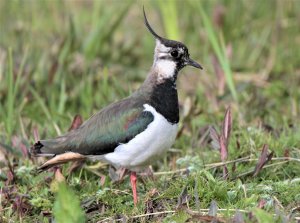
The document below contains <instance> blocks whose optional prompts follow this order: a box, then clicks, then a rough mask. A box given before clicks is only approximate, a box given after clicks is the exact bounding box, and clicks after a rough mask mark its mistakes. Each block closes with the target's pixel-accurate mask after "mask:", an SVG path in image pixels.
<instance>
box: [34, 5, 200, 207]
mask: <svg viewBox="0 0 300 223" xmlns="http://www.w3.org/2000/svg"><path fill="white" fill-rule="evenodd" d="M143 13H144V20H145V25H146V27H147V28H148V30H149V31H150V33H151V34H152V35H153V36H154V37H155V40H156V46H155V51H154V62H153V65H152V67H151V69H150V71H149V73H148V76H147V78H146V80H145V81H144V83H143V84H142V85H141V87H140V88H139V89H138V90H136V91H135V92H134V93H133V94H132V95H130V96H129V97H127V98H124V99H122V100H120V101H118V102H115V103H112V104H110V105H108V106H107V107H105V108H103V109H102V110H100V111H99V112H98V113H96V114H95V115H93V116H92V117H91V118H90V119H88V120H87V121H85V122H84V123H83V124H82V125H81V126H80V127H79V128H77V129H74V130H72V131H70V132H68V133H66V134H64V135H62V136H59V137H57V138H54V139H47V140H40V141H38V142H36V143H35V144H34V145H33V147H32V148H31V153H32V154H33V155H35V156H50V157H53V158H52V159H51V160H49V161H47V162H46V163H45V164H44V165H42V166H41V167H40V168H39V169H40V170H45V169H47V168H49V167H51V166H54V165H57V164H61V163H65V162H67V161H71V160H78V159H85V158H92V159H97V160H101V161H104V162H107V163H109V164H111V165H113V166H115V167H117V168H119V167H123V168H126V169H128V170H130V171H131V174H130V182H131V186H132V193H133V198H134V204H136V203H137V201H138V199H137V193H136V171H138V170H140V169H141V168H143V167H145V166H147V165H149V164H150V163H151V162H153V161H154V160H156V159H157V158H160V157H161V155H162V154H163V153H164V152H165V151H166V150H167V149H169V148H170V147H171V146H172V144H173V143H174V141H175V138H176V134H177V129H178V121H179V108H178V96H177V88H176V80H177V75H178V72H179V71H180V70H181V69H182V68H183V67H185V66H187V65H190V66H193V67H196V68H200V69H202V67H201V65H200V64H198V63H197V62H195V61H193V60H192V59H191V58H190V55H189V52H188V48H187V47H186V46H185V45H184V44H183V43H181V42H178V41H174V40H168V39H166V38H163V37H161V36H159V35H157V34H156V33H155V32H154V30H153V29H152V28H151V26H150V25H149V23H148V20H147V18H146V14H145V10H143Z"/></svg>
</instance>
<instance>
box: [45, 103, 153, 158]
mask: <svg viewBox="0 0 300 223" xmlns="http://www.w3.org/2000/svg"><path fill="white" fill-rule="evenodd" d="M153 120H154V116H153V115H152V113H151V112H149V111H144V107H143V104H142V103H141V102H139V101H137V100H129V99H124V100H122V101H119V102H116V103H114V104H111V105H110V106H108V107H106V108H104V109H102V110H101V111H100V112H98V113H97V114H95V115H94V116H92V117H91V118H90V119H89V120H87V121H86V122H85V123H83V124H82V125H81V126H80V128H78V129H76V130H73V131H72V132H69V133H67V134H66V135H64V136H61V137H58V138H56V139H53V140H42V141H41V143H42V144H43V145H44V147H43V148H42V152H43V153H49V154H60V153H64V152H67V151H72V152H77V153H80V154H84V155H101V154H106V153H110V152H113V151H114V149H115V148H116V147H117V146H118V145H119V144H122V143H127V142H128V141H129V140H131V139H132V138H134V137H135V136H136V135H138V134H139V133H141V132H142V131H144V130H145V129H146V128H147V126H148V125H149V124H150V123H151V122H152V121H153Z"/></svg>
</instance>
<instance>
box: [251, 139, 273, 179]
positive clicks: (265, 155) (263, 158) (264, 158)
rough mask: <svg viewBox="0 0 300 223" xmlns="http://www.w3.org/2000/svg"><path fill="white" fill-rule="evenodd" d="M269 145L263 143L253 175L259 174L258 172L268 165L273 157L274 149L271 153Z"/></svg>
mask: <svg viewBox="0 0 300 223" xmlns="http://www.w3.org/2000/svg"><path fill="white" fill-rule="evenodd" d="M268 149H269V146H268V145H267V144H264V145H263V148H262V151H261V154H260V157H259V159H258V162H257V164H256V166H255V169H254V171H253V176H254V177H255V176H257V174H258V173H259V172H260V171H261V169H262V168H263V167H264V165H266V164H267V163H268V162H269V161H270V160H271V159H272V157H273V151H272V152H271V153H269V152H268Z"/></svg>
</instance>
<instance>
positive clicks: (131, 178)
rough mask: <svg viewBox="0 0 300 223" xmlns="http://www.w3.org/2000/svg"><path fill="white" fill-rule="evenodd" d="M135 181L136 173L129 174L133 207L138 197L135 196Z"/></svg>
mask: <svg viewBox="0 0 300 223" xmlns="http://www.w3.org/2000/svg"><path fill="white" fill-rule="evenodd" d="M136 180H137V177H136V172H131V173H130V183H131V188H132V195H133V203H134V206H136V204H137V202H138V196H137V192H136Z"/></svg>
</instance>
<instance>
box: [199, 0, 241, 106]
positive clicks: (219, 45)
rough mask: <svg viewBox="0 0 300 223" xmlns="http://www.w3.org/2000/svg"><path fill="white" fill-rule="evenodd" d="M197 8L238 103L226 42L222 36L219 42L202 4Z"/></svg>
mask: <svg viewBox="0 0 300 223" xmlns="http://www.w3.org/2000/svg"><path fill="white" fill-rule="evenodd" d="M197 8H198V11H199V12H200V15H201V18H202V20H203V24H204V27H205V30H206V32H207V36H208V39H209V42H210V44H211V45H212V48H213V50H214V52H215V54H216V55H217V58H218V60H219V62H220V64H221V67H222V69H223V71H224V73H225V78H226V83H227V85H228V88H229V90H230V92H231V95H232V97H233V99H234V100H235V101H238V97H237V92H236V89H235V85H234V81H233V74H232V71H231V68H230V63H229V60H228V58H227V56H226V52H225V50H226V49H225V44H224V41H223V40H222V35H221V38H219V40H218V38H217V34H216V32H215V31H214V29H213V25H212V23H211V21H210V20H209V18H208V16H207V14H206V12H205V11H204V9H203V7H202V4H201V3H200V2H198V4H197ZM222 41H223V42H222Z"/></svg>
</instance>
